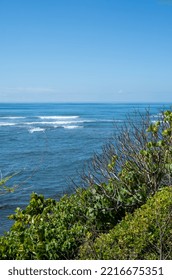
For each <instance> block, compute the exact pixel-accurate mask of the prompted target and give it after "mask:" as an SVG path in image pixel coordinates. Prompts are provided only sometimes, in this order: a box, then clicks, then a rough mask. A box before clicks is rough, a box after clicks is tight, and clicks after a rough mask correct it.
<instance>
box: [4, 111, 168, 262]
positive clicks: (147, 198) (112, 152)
mask: <svg viewBox="0 0 172 280" xmlns="http://www.w3.org/2000/svg"><path fill="white" fill-rule="evenodd" d="M84 180H85V182H86V183H87V186H86V187H85V188H84V187H82V188H81V187H78V188H77V189H76V191H75V192H74V193H73V194H71V195H64V196H63V197H62V198H61V199H60V200H59V201H55V200H53V199H51V198H49V199H45V198H44V197H43V196H42V195H38V194H36V193H33V194H32V195H31V199H30V203H29V204H28V206H27V207H26V208H25V209H24V210H22V209H20V208H17V209H16V213H15V214H14V215H11V216H10V219H13V220H14V224H13V226H12V227H11V229H10V231H9V232H7V233H6V234H5V235H4V236H2V237H0V258H1V259H31V260H32V259H56V260H58V259H172V237H171V236H172V187H171V185H172V112H171V111H165V112H163V113H162V114H161V116H160V117H159V120H158V121H157V122H154V123H153V122H151V120H150V116H149V115H147V116H146V117H141V119H140V120H139V122H138V123H136V122H135V121H134V120H133V121H132V120H131V119H130V120H128V123H127V124H126V126H123V127H122V128H120V131H118V134H117V135H116V136H115V138H114V142H112V143H110V144H108V145H107V146H106V147H104V148H103V151H102V154H101V155H96V156H95V157H94V159H93V161H92V166H91V167H90V170H88V172H87V174H85V175H84Z"/></svg>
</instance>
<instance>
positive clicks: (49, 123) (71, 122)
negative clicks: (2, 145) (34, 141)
mask: <svg viewBox="0 0 172 280" xmlns="http://www.w3.org/2000/svg"><path fill="white" fill-rule="evenodd" d="M83 122H85V121H79V120H78V121H54V122H51V121H50V122H25V123H24V124H26V125H32V124H48V125H65V124H76V123H83Z"/></svg>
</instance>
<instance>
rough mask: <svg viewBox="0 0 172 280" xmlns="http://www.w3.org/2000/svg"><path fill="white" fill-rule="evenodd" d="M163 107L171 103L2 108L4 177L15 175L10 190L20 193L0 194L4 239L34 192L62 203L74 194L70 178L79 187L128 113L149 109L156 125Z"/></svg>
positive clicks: (1, 165) (0, 129)
mask: <svg viewBox="0 0 172 280" xmlns="http://www.w3.org/2000/svg"><path fill="white" fill-rule="evenodd" d="M163 106H165V108H167V109H168V108H169V107H170V104H160V103H158V104H157V103H155V104H153V103H152V104H146V103H140V104H139V103H135V104H131V103H130V104H127V103H126V104H124V103H119V104H118V103H113V104H98V103H97V104H96V103H94V104H91V103H90V104H89V103H86V104H84V103H76V104H74V103H61V104H55V103H53V104H47V103H42V104H38V103H33V104H20V103H19V104H15V103H8V104H7V103H6V104H5V103H1V104H0V176H1V179H3V178H4V177H6V176H8V175H11V174H15V176H14V177H13V178H12V179H11V180H9V181H8V182H7V185H8V186H10V187H13V186H16V189H15V191H14V192H13V193H3V194H2V193H1V194H0V214H1V215H0V234H3V233H4V231H8V230H9V228H10V226H11V224H12V222H11V221H9V220H8V218H7V217H8V215H9V214H13V213H14V210H15V209H16V208H17V207H21V208H24V207H25V206H26V205H27V204H28V202H29V198H30V194H31V193H32V192H36V193H38V194H43V195H44V196H45V197H53V198H57V199H58V198H59V197H60V196H61V195H62V194H63V193H66V192H69V191H71V189H70V188H71V179H72V180H74V181H75V182H77V184H79V182H80V173H81V171H82V169H83V168H84V166H85V165H86V164H87V162H89V161H90V160H91V158H92V156H93V154H94V153H101V148H102V146H103V145H104V144H106V142H107V141H108V139H110V138H111V137H112V135H113V133H114V122H116V123H119V125H121V124H122V123H124V122H125V120H126V114H128V113H130V114H132V113H133V112H134V111H135V110H139V111H140V112H143V113H144V112H145V108H149V110H150V113H151V115H152V119H153V120H156V118H157V116H158V114H159V112H160V110H161V109H163Z"/></svg>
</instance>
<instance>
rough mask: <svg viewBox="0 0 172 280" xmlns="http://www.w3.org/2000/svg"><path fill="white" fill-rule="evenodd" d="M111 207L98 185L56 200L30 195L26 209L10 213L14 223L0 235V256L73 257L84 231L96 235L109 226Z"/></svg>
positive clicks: (111, 217)
mask: <svg viewBox="0 0 172 280" xmlns="http://www.w3.org/2000/svg"><path fill="white" fill-rule="evenodd" d="M111 208H112V205H111V201H109V200H108V199H107V198H106V197H103V195H101V194H100V193H99V192H98V188H97V186H95V188H94V189H93V188H89V189H87V190H84V189H78V190H77V191H76V193H75V194H72V195H70V196H67V195H65V196H63V197H62V198H61V199H60V201H59V202H56V201H55V200H52V199H44V197H43V196H42V195H37V194H32V196H31V200H30V203H29V205H28V206H27V207H26V209H25V210H21V209H20V208H17V209H16V214H15V215H11V217H10V218H11V219H14V220H15V223H14V225H13V226H12V227H11V230H10V231H9V232H8V233H6V235H5V236H3V237H1V238H0V258H1V259H73V258H75V257H76V255H77V252H78V248H79V246H80V244H82V242H83V240H84V238H85V235H86V233H88V232H89V231H91V234H92V236H94V237H96V236H97V235H98V233H99V232H102V231H105V232H106V231H107V230H108V229H109V228H111V227H112V223H114V220H115V212H113V210H114V209H113V208H112V209H111ZM107 209H108V210H107Z"/></svg>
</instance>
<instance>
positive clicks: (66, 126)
mask: <svg viewBox="0 0 172 280" xmlns="http://www.w3.org/2000/svg"><path fill="white" fill-rule="evenodd" d="M63 128H65V129H76V128H83V126H78V125H64V126H63Z"/></svg>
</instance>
